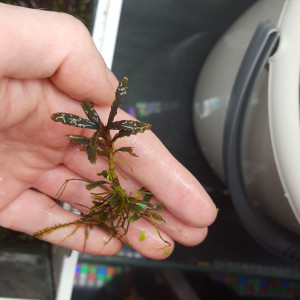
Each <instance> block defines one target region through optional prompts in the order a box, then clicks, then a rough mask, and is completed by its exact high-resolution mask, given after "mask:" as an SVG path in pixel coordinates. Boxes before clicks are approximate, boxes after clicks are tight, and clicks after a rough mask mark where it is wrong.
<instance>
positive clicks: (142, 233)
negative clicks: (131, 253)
mask: <svg viewBox="0 0 300 300" xmlns="http://www.w3.org/2000/svg"><path fill="white" fill-rule="evenodd" d="M145 238H146V233H145V231H141V235H140V241H141V242H142V241H143V240H145Z"/></svg>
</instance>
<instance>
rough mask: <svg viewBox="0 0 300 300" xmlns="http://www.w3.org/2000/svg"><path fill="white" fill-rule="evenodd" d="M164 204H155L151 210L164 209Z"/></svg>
mask: <svg viewBox="0 0 300 300" xmlns="http://www.w3.org/2000/svg"><path fill="white" fill-rule="evenodd" d="M163 209H164V206H163V205H162V204H161V203H158V204H155V205H154V206H152V208H151V210H163Z"/></svg>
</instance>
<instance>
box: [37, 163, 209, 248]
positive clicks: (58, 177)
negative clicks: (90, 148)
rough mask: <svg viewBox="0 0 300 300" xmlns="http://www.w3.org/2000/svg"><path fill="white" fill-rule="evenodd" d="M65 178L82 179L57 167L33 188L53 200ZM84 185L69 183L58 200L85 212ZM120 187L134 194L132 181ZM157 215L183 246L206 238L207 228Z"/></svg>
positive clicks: (88, 198) (88, 202) (87, 204)
mask: <svg viewBox="0 0 300 300" xmlns="http://www.w3.org/2000/svg"><path fill="white" fill-rule="evenodd" d="M67 178H78V179H83V178H82V177H80V176H79V175H78V174H75V173H73V172H72V171H70V170H69V169H67V168H66V167H65V166H63V165H59V166H57V167H56V168H53V169H51V170H49V171H47V172H46V173H45V174H43V175H42V176H41V177H40V179H39V180H38V181H37V182H36V183H35V185H34V188H36V189H38V190H39V191H41V192H42V193H46V194H47V195H49V196H50V197H53V198H54V197H55V196H56V195H57V191H58V190H59V187H61V185H62V184H63V183H64V182H65V180H66V179H67ZM85 184H86V183H85V182H81V181H71V182H69V183H68V185H67V186H66V188H65V189H64V192H63V193H62V194H61V196H60V200H61V201H63V202H67V203H69V204H70V205H72V206H73V207H75V208H77V209H78V210H80V211H83V212H84V211H86V209H88V208H89V207H91V206H92V205H91V196H90V194H89V192H88V191H87V190H86V188H85ZM122 186H123V187H124V189H125V190H126V191H127V192H128V193H134V187H135V186H136V183H135V182H133V181H132V180H127V181H124V182H123V183H122ZM151 203H153V204H155V203H157V200H156V199H151ZM159 214H160V215H161V216H162V217H163V218H164V220H165V222H157V226H158V227H159V228H160V230H161V231H163V232H165V233H166V234H167V235H168V236H169V237H171V238H172V239H174V240H176V241H177V242H179V243H181V244H183V245H187V246H194V245H196V244H199V243H201V242H202V241H203V240H204V238H205V237H206V234H207V228H194V227H190V226H188V225H187V224H185V223H183V222H182V221H181V220H179V219H178V218H176V217H175V216H173V215H172V214H171V213H169V212H167V211H166V210H163V211H160V212H159ZM148 221H149V220H148ZM132 224H133V223H132ZM132 224H131V225H130V226H132ZM151 226H152V225H151ZM149 228H150V227H149ZM151 231H153V228H150V232H151Z"/></svg>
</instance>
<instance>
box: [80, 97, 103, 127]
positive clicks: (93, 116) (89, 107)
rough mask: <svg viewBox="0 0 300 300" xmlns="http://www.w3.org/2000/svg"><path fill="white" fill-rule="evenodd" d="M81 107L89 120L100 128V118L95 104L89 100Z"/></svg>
mask: <svg viewBox="0 0 300 300" xmlns="http://www.w3.org/2000/svg"><path fill="white" fill-rule="evenodd" d="M81 107H82V109H83V111H84V112H85V114H86V116H87V117H88V118H89V120H90V121H91V122H93V123H94V124H96V125H97V126H98V128H100V117H99V115H98V114H97V112H96V111H95V109H94V106H93V104H92V103H91V102H90V101H89V100H85V101H84V102H83V103H81Z"/></svg>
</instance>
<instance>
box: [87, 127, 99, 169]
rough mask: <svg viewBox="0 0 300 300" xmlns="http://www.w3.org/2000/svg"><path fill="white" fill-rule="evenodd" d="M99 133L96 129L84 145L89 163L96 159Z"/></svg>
mask: <svg viewBox="0 0 300 300" xmlns="http://www.w3.org/2000/svg"><path fill="white" fill-rule="evenodd" d="M98 138H99V133H98V131H96V132H95V133H94V134H93V136H92V137H91V138H90V139H89V143H88V145H87V147H86V153H87V155H88V159H89V161H90V163H91V164H95V163H96V161H97V147H98Z"/></svg>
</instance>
